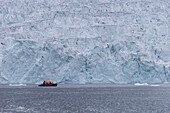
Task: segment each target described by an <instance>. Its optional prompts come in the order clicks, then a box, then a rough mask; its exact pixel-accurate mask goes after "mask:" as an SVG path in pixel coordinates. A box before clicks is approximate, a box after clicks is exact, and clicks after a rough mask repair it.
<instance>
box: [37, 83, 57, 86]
mask: <svg viewBox="0 0 170 113" xmlns="http://www.w3.org/2000/svg"><path fill="white" fill-rule="evenodd" d="M38 86H57V83H55V84H40V85H38Z"/></svg>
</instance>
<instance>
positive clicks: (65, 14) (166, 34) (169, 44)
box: [0, 0, 170, 83]
mask: <svg viewBox="0 0 170 113" xmlns="http://www.w3.org/2000/svg"><path fill="white" fill-rule="evenodd" d="M43 80H53V81H57V82H61V83H136V82H141V83H146V82H147V83H164V82H170V1H168V0H0V81H1V82H2V83H39V82H41V81H43Z"/></svg>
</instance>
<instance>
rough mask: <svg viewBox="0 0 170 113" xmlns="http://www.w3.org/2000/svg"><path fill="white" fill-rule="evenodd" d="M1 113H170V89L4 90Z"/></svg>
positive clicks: (65, 87)
mask: <svg viewBox="0 0 170 113" xmlns="http://www.w3.org/2000/svg"><path fill="white" fill-rule="evenodd" d="M0 112H1V113H5V112H6V113H24V112H27V113H170V86H168V85H163V86H157V87H156V86H154V87H153V86H133V85H128V86H124V85H118V86H112V85H100V86H99V85H94V86H93V85H72V86H70V85H59V86H58V87H53V88H52V87H51V88H43V87H38V86H36V85H29V86H18V87H17V86H15V87H14V86H13V87H12V86H8V85H5V86H4V85H1V86H0Z"/></svg>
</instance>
